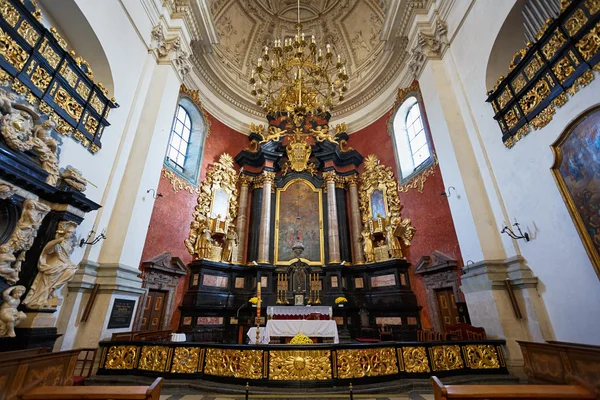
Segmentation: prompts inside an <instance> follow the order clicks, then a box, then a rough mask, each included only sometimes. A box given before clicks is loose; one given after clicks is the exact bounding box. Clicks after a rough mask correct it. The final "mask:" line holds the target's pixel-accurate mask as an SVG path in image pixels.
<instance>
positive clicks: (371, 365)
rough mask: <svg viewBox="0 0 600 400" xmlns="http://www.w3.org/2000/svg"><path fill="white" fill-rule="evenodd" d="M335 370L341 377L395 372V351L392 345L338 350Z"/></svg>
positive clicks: (396, 364)
mask: <svg viewBox="0 0 600 400" xmlns="http://www.w3.org/2000/svg"><path fill="white" fill-rule="evenodd" d="M337 371H338V378H341V379H351V378H363V377H365V376H382V375H392V374H397V373H398V361H397V360H396V351H395V350H394V348H392V347H383V348H375V349H358V350H354V349H352V350H338V352H337Z"/></svg>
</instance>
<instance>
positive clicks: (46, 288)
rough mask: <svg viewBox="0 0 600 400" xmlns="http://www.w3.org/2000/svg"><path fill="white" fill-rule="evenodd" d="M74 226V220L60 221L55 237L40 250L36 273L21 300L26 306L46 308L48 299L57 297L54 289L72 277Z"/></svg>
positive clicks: (73, 272) (73, 270) (73, 273)
mask: <svg viewBox="0 0 600 400" xmlns="http://www.w3.org/2000/svg"><path fill="white" fill-rule="evenodd" d="M76 228H77V224H76V223H75V222H72V221H61V222H60V223H59V224H58V229H57V230H56V237H55V239H53V240H51V241H49V242H48V243H47V244H46V246H45V247H44V250H42V254H41V255H40V259H39V261H38V274H37V276H36V277H35V280H34V281H33V285H31V288H30V289H29V292H28V293H27V297H25V300H24V301H23V304H25V305H27V307H28V308H31V309H41V308H47V307H48V306H49V302H48V300H50V299H57V298H58V296H57V294H56V291H57V290H60V289H61V288H62V287H63V286H64V285H65V284H66V283H68V282H69V281H70V280H71V279H73V275H75V272H76V271H77V265H76V264H73V263H72V262H71V259H70V256H71V253H72V252H73V247H74V246H75V229H76ZM52 307H55V305H53V306H52Z"/></svg>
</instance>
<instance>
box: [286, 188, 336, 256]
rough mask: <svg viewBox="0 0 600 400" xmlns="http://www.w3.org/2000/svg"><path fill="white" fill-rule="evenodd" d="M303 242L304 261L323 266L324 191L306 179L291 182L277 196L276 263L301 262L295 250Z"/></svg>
mask: <svg viewBox="0 0 600 400" xmlns="http://www.w3.org/2000/svg"><path fill="white" fill-rule="evenodd" d="M298 240H299V241H300V242H302V244H303V245H304V251H303V252H302V255H301V257H302V261H304V262H305V263H307V264H309V265H323V263H324V258H325V257H324V248H323V246H324V241H323V206H322V191H321V189H317V188H316V187H314V185H313V184H312V183H311V182H309V181H307V180H306V179H302V178H298V179H294V180H291V181H289V182H288V183H286V184H285V186H284V187H283V188H278V189H277V194H276V197H275V264H276V265H291V264H292V263H294V262H295V261H296V260H297V257H296V256H295V255H294V252H293V250H292V247H293V246H294V244H295V243H296V241H298Z"/></svg>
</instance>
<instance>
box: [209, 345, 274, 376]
mask: <svg viewBox="0 0 600 400" xmlns="http://www.w3.org/2000/svg"><path fill="white" fill-rule="evenodd" d="M262 366H263V351H262V350H237V349H211V348H208V349H206V362H205V364H204V373H205V374H206V375H214V376H230V377H231V376H232V377H234V378H243V379H260V378H261V377H262Z"/></svg>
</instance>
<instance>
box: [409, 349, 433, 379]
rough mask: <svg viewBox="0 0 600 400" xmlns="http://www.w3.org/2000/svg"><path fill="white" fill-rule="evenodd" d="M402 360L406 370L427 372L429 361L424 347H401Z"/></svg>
mask: <svg viewBox="0 0 600 400" xmlns="http://www.w3.org/2000/svg"><path fill="white" fill-rule="evenodd" d="M402 360H403V364H404V368H405V370H406V372H412V373H423V372H429V371H430V369H429V361H428V359H427V350H426V349H425V347H420V346H419V347H402Z"/></svg>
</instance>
